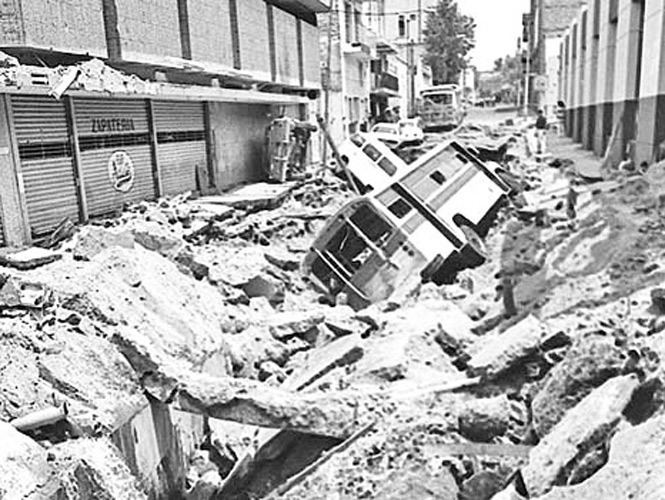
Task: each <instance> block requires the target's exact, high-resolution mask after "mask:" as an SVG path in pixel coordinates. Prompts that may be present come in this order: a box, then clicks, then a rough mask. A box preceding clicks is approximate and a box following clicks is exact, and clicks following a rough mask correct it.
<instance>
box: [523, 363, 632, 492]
mask: <svg viewBox="0 0 665 500" xmlns="http://www.w3.org/2000/svg"><path fill="white" fill-rule="evenodd" d="M639 386H640V382H639V380H638V378H637V376H636V375H625V376H621V377H616V378H613V379H610V380H608V381H607V382H605V383H604V384H603V385H602V386H600V387H599V388H597V389H595V390H594V391H593V392H592V393H591V394H589V395H588V396H587V397H586V398H584V399H583V400H582V401H581V402H580V403H579V404H578V405H577V406H575V407H574V408H573V409H572V410H570V411H569V412H568V413H567V414H566V416H565V417H564V418H563V419H562V420H561V421H560V422H559V423H558V424H557V425H556V426H555V427H554V428H553V429H552V430H551V431H550V433H549V434H548V435H547V436H545V437H544V438H543V440H542V441H541V442H540V443H539V444H538V446H536V447H535V448H534V449H533V450H532V451H531V453H530V454H529V463H528V465H527V466H526V467H525V468H524V469H523V470H522V473H523V475H524V480H525V482H526V486H527V489H528V491H529V493H530V494H531V495H532V496H534V497H537V496H539V495H543V494H545V493H547V492H548V491H549V490H550V489H551V488H552V487H553V486H557V485H561V484H566V481H567V480H568V478H569V477H570V475H571V474H572V473H573V472H574V470H575V468H576V467H577V466H578V465H579V464H580V463H581V462H582V460H583V459H584V456H585V454H586V453H587V452H589V451H591V450H593V449H594V448H595V447H596V446H597V445H599V444H602V441H603V440H604V439H605V438H606V436H607V435H608V434H609V433H610V432H611V431H612V430H613V429H614V428H615V427H616V426H617V425H618V424H619V422H621V420H622V419H623V413H624V410H625V409H626V407H627V406H628V404H629V403H630V402H631V399H632V397H633V393H634V392H635V391H636V390H637V388H638V387H639Z"/></svg>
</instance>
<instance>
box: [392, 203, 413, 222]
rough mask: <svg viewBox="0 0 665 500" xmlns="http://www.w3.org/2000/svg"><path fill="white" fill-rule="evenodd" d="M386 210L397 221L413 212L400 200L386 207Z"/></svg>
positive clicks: (411, 208) (409, 206)
mask: <svg viewBox="0 0 665 500" xmlns="http://www.w3.org/2000/svg"><path fill="white" fill-rule="evenodd" d="M388 210H390V212H391V213H392V214H393V215H394V216H395V217H397V218H398V219H403V218H404V217H406V216H407V215H408V214H409V212H411V210H413V207H412V206H411V205H409V204H408V203H407V202H406V201H404V200H403V199H402V198H398V199H397V201H395V202H394V203H393V204H392V205H390V206H389V207H388Z"/></svg>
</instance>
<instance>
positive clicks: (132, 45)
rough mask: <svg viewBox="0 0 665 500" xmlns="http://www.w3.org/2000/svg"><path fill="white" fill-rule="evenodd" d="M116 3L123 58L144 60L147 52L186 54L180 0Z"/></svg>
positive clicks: (169, 54)
mask: <svg viewBox="0 0 665 500" xmlns="http://www.w3.org/2000/svg"><path fill="white" fill-rule="evenodd" d="M115 4H116V9H117V13H118V19H117V26H118V33H119V34H120V49H121V51H122V55H123V59H128V60H139V61H140V60H142V59H143V55H150V56H155V55H157V56H159V57H165V56H170V57H181V56H182V52H181V45H180V28H179V23H178V3H177V2H176V1H174V0H141V1H140V2H136V0H115ZM191 31H192V32H194V31H195V30H194V29H192V30H191Z"/></svg>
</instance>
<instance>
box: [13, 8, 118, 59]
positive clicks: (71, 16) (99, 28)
mask: <svg viewBox="0 0 665 500" xmlns="http://www.w3.org/2000/svg"><path fill="white" fill-rule="evenodd" d="M0 14H1V15H0V44H1V45H8V46H10V45H28V46H32V47H39V48H45V49H53V50H56V51H60V52H73V53H89V54H90V55H93V56H97V57H106V37H105V35H104V18H103V15H102V2H101V0H1V1H0Z"/></svg>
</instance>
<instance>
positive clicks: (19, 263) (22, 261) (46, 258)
mask: <svg viewBox="0 0 665 500" xmlns="http://www.w3.org/2000/svg"><path fill="white" fill-rule="evenodd" d="M61 258H62V255H61V254H59V253H56V252H53V251H51V250H46V249H45V248H37V247H32V248H28V249H27V250H21V251H20V252H13V253H8V254H5V255H0V265H1V266H7V267H13V268H15V269H20V270H22V271H27V270H29V269H36V268H38V267H41V266H45V265H46V264H50V263H51V262H55V261H56V260H59V259H61Z"/></svg>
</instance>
